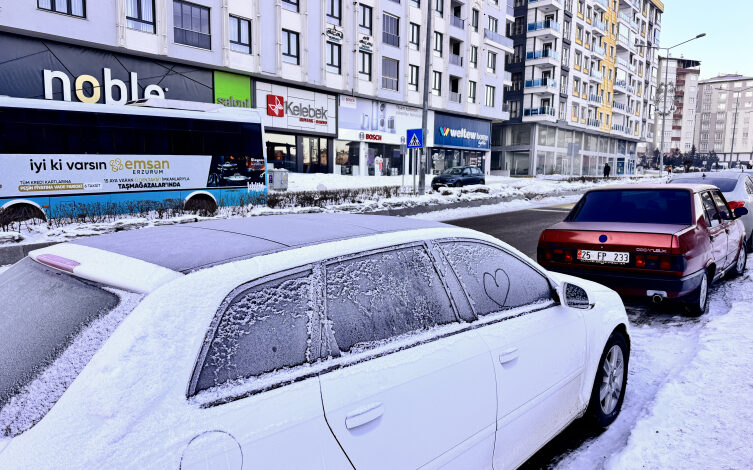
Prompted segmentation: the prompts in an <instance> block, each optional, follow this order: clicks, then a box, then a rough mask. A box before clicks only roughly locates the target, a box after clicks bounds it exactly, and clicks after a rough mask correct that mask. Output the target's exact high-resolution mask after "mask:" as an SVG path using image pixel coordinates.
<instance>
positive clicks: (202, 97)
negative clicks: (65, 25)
mask: <svg viewBox="0 0 753 470" xmlns="http://www.w3.org/2000/svg"><path fill="white" fill-rule="evenodd" d="M0 44H2V47H0V95H7V96H12V97H15V98H37V99H47V100H59V101H80V102H84V103H104V104H125V103H127V102H128V101H134V100H138V99H143V98H170V99H174V100H186V101H199V102H204V103H212V102H214V99H213V88H212V72H211V70H209V69H203V68H197V67H194V66H189V65H182V64H177V63H174V62H167V61H161V60H154V59H146V58H143V57H137V56H132V55H128V54H121V53H115V52H109V51H103V50H98V49H92V48H88V47H81V46H75V45H71V44H63V43H59V42H56V41H50V40H46V39H39V38H29V37H25V36H18V35H15V34H11V33H5V32H0Z"/></svg>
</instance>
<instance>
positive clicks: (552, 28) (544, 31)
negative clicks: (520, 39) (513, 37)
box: [528, 20, 562, 40]
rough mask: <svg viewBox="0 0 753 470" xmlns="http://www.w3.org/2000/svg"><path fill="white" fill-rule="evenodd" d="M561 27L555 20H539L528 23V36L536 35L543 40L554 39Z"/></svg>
mask: <svg viewBox="0 0 753 470" xmlns="http://www.w3.org/2000/svg"><path fill="white" fill-rule="evenodd" d="M561 29H562V27H561V26H560V24H559V23H557V22H556V21H551V20H547V21H539V22H537V23H528V37H538V38H541V39H544V40H554V39H557V38H558V37H559V32H560V31H561Z"/></svg>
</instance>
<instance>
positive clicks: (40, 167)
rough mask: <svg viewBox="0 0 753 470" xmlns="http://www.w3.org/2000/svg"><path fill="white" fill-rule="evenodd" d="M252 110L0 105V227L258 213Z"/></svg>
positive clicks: (261, 165) (259, 158)
mask: <svg viewBox="0 0 753 470" xmlns="http://www.w3.org/2000/svg"><path fill="white" fill-rule="evenodd" d="M265 163H266V155H265V145H264V128H263V125H262V122H261V117H260V116H259V113H258V112H257V111H256V110H250V109H239V108H225V107H224V106H220V105H215V104H208V103H195V102H187V101H175V100H165V99H153V98H151V99H147V100H140V101H136V102H132V103H129V104H127V105H106V104H90V103H77V102H68V101H45V100H39V99H24V98H9V97H3V96H0V219H1V220H4V221H5V222H6V223H7V222H8V221H9V220H10V221H17V220H24V219H27V218H40V219H43V220H44V219H48V218H56V217H73V218H81V217H85V216H86V215H89V214H100V215H101V214H134V213H144V212H148V211H149V210H159V209H160V208H163V209H164V208H172V209H176V208H179V209H183V210H187V211H205V212H209V213H212V212H214V211H215V210H216V209H217V208H218V207H222V206H232V205H243V204H264V203H266V197H267V172H266V164H265Z"/></svg>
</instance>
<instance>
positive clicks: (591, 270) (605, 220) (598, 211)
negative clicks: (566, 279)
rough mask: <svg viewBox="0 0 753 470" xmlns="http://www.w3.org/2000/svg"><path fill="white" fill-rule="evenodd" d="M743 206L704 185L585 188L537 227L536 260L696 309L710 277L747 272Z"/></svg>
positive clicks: (702, 305)
mask: <svg viewBox="0 0 753 470" xmlns="http://www.w3.org/2000/svg"><path fill="white" fill-rule="evenodd" d="M746 213H747V209H745V208H744V207H742V204H741V203H739V202H731V203H729V204H728V203H727V201H726V200H725V199H724V196H723V195H722V193H721V191H720V190H719V189H718V188H716V187H715V186H711V185H705V184H669V185H666V184H664V185H636V186H624V187H623V186H621V187H610V188H604V189H595V190H592V191H589V192H587V193H586V194H585V195H583V197H582V198H581V200H580V201H578V203H577V204H576V205H575V207H574V208H573V210H572V211H571V212H570V214H568V216H567V218H566V219H565V220H564V221H563V222H560V223H558V224H556V225H554V226H552V227H550V228H548V229H546V230H544V232H542V234H541V237H540V238H539V245H538V261H539V263H540V264H541V265H542V266H544V267H546V268H547V269H548V270H551V271H557V272H562V273H566V274H572V275H575V276H578V277H582V278H585V279H589V280H593V281H596V282H599V283H601V284H604V285H606V286H608V287H611V288H612V289H614V290H616V291H617V292H619V293H620V294H622V295H625V296H635V297H649V298H651V299H652V300H653V301H654V302H655V303H659V302H662V301H664V300H667V299H678V300H680V301H682V302H684V303H686V304H687V307H688V311H689V312H690V313H691V314H694V315H700V314H702V313H704V312H705V311H706V310H707V308H708V289H709V284H711V283H712V282H714V281H715V280H717V279H720V278H722V277H723V276H724V275H725V274H727V273H733V274H736V275H740V274H742V273H743V272H744V271H745V265H746V255H745V250H744V249H743V247H744V242H745V229H744V227H743V224H742V222H741V221H740V220H739V217H741V216H743V215H745V214H746Z"/></svg>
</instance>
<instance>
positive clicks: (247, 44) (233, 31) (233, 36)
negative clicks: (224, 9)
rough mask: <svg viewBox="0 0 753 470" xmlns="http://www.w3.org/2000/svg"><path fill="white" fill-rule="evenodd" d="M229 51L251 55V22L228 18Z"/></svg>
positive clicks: (234, 17) (232, 17)
mask: <svg viewBox="0 0 753 470" xmlns="http://www.w3.org/2000/svg"><path fill="white" fill-rule="evenodd" d="M230 49H231V50H233V51H236V52H244V53H246V54H250V53H251V21H249V20H246V19H243V18H238V17H237V16H232V15H231V16H230Z"/></svg>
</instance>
